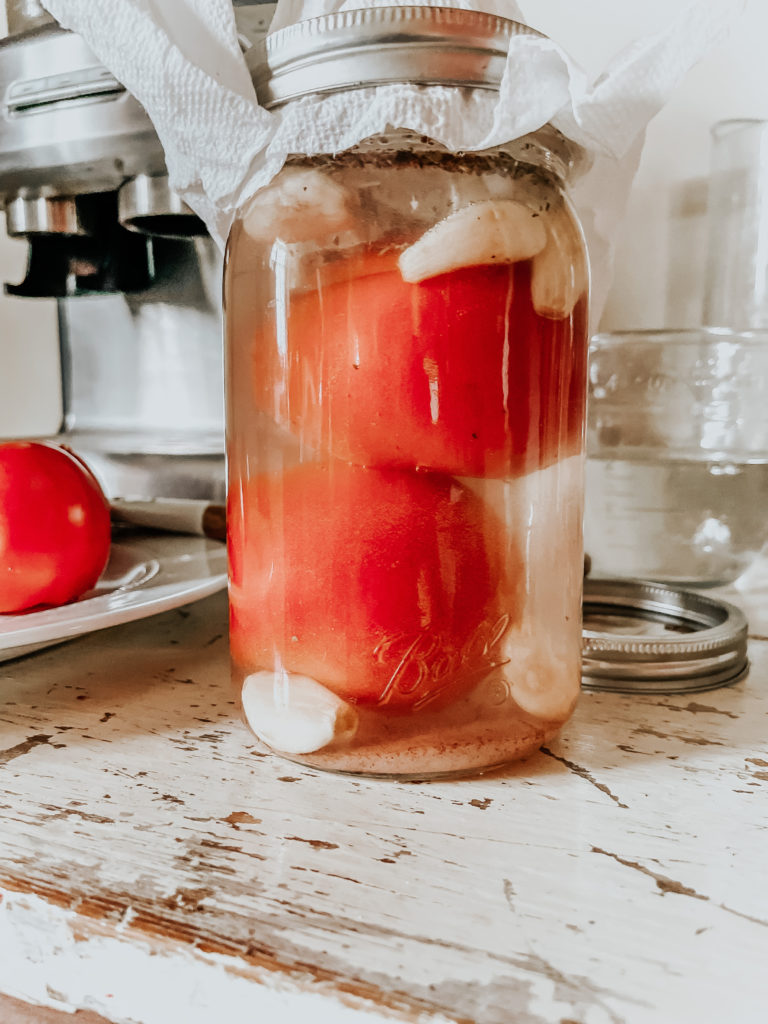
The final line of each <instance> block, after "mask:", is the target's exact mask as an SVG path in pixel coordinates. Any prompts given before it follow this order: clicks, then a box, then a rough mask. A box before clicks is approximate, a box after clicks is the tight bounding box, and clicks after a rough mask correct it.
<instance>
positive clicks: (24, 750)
mask: <svg viewBox="0 0 768 1024" xmlns="http://www.w3.org/2000/svg"><path fill="white" fill-rule="evenodd" d="M50 739H52V737H51V736H45V735H42V734H41V735H39V736H27V738H26V739H25V740H24V741H23V742H22V743H17V744H16V746H15V747H8V749H7V750H0V765H2V764H8V762H9V761H13V759H14V758H16V757H21V756H22V755H23V754H28V753H29V752H30V750H34V749H35V747H39V746H41V745H42V744H45V743H47V742H48V740H50Z"/></svg>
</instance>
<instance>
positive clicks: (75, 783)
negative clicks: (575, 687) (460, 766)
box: [0, 585, 768, 1024]
mask: <svg viewBox="0 0 768 1024" xmlns="http://www.w3.org/2000/svg"><path fill="white" fill-rule="evenodd" d="M750 600H751V602H752V605H751V612H750V614H751V616H752V619H751V621H752V630H753V632H754V633H755V635H756V636H757V635H762V636H767V637H768V586H762V585H761V586H758V587H756V588H755V589H754V593H751V596H750ZM750 651H751V658H752V671H751V674H750V676H749V678H748V679H747V680H746V681H745V682H743V683H741V684H739V685H737V686H735V687H733V688H731V689H720V690H717V691H712V692H709V693H702V694H693V695H688V696H678V697H669V696H665V697H634V698H632V697H626V696H618V695H595V694H584V696H583V698H582V700H581V703H580V706H579V708H578V711H577V714H576V715H575V717H574V719H573V720H572V722H571V723H569V725H568V726H567V727H566V728H565V730H564V731H563V733H562V735H561V737H560V738H559V739H558V740H557V741H556V742H553V743H552V744H551V746H550V747H549V748H548V749H546V750H543V751H542V752H541V753H539V754H537V755H536V756H535V757H533V758H531V759H529V760H528V761H527V762H526V763H523V764H520V765H519V766H517V767H514V768H511V769H509V770H506V771H503V772H501V773H497V774H495V775H490V776H485V777H480V778H477V779H474V780H470V781H461V782H433V783H422V784H414V783H410V784H397V783H392V782H376V781H366V780H354V779H348V778H344V777H338V776H328V775H323V774H320V773H318V772H315V771H312V770H307V769H302V768H300V767H297V766H296V765H292V764H289V763H287V762H285V761H282V760H279V759H278V758H276V757H271V756H263V755H259V754H257V752H256V751H255V749H254V746H253V745H252V743H251V742H250V739H249V733H248V732H247V731H246V730H245V728H244V726H242V725H241V724H240V722H239V720H238V718H237V715H236V709H235V705H234V703H233V698H232V694H231V692H230V690H229V686H228V665H227V649H226V604H225V598H224V595H223V594H219V595H216V596H214V597H211V598H207V599H205V600H204V601H200V602H198V603H197V604H194V605H190V606H188V607H187V608H184V609H180V610H176V611H172V612H168V613H166V614H164V615H161V616H157V617H155V618H152V619H147V620H144V621H142V622H136V623H133V624H130V625H124V626H118V627H114V628H112V629H109V630H105V631H103V632H101V633H96V634H92V635H90V636H89V637H85V638H81V639H79V640H77V641H75V642H72V643H70V644H67V645H65V646H62V647H59V648H54V649H51V650H48V651H46V652H42V653H39V654H36V655H32V656H31V657H28V658H26V659H23V660H20V661H17V662H10V663H7V664H5V665H0V805H1V807H2V811H1V814H2V833H1V834H0V895H1V897H2V901H1V902H0V993H5V996H0V1019H2V1021H3V1024H9V1022H10V1021H16V1020H23V1021H30V1022H33V1024H38V1021H43V1020H44V1021H46V1022H47V1021H48V1020H49V1019H51V1020H54V1019H55V1020H58V1019H59V1014H51V1012H50V1010H49V1011H43V1010H39V1011H36V1010H34V1009H32V1010H29V1011H28V1013H27V1012H25V1009H24V1007H25V1006H28V1004H40V1005H44V1006H46V1007H49V1008H53V1009H58V1010H59V1011H68V1012H70V1013H71V1012H72V1011H74V1010H79V1011H80V1013H79V1014H75V1016H74V1017H69V1016H66V1017H65V1016H64V1015H63V1014H62V1015H61V1017H62V1020H67V1019H69V1020H71V1021H73V1024H79V1022H80V1021H81V1019H82V1021H83V1022H84V1024H90V1022H94V1021H101V1020H106V1021H113V1022H132V1024H212V1022H219V1021H221V1022H224V1024H252V1022H264V1024H283V1022H285V1024H296V1022H301V1021H311V1022H312V1024H326V1022H327V1024H358V1022H359V1024H371V1022H379V1021H391V1020H401V1021H410V1022H420V1024H427V1022H429V1024H436V1022H473V1024H553V1022H554V1024H558V1022H559V1024H572V1022H579V1024H618V1022H628V1024H645V1022H654V1024H688V1022H691V1024H693V1022H696V1024H702V1022H710V1021H712V1022H714V1021H718V1022H721V1021H728V1022H735V1024H751V1022H760V1024H763V1022H765V1021H766V1020H768V830H767V828H766V826H767V825H768V799H767V797H766V794H767V793H768V640H760V639H753V640H751V643H750ZM8 997H12V998H8ZM17 1000H18V1001H17ZM3 1007H5V1008H6V1010H5V1012H3ZM38 1013H39V1016H37V1015H36V1014H38Z"/></svg>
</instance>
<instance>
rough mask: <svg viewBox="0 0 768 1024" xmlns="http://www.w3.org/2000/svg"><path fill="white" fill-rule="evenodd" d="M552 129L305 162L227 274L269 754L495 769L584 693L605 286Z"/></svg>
mask: <svg viewBox="0 0 768 1024" xmlns="http://www.w3.org/2000/svg"><path fill="white" fill-rule="evenodd" d="M564 155H565V157H567V147H565V144H564V142H563V140H562V139H561V138H560V137H559V136H558V135H557V134H556V133H555V132H553V131H552V130H551V129H549V128H546V129H543V130H542V131H541V132H539V133H535V134H533V135H529V136H526V137H525V139H523V140H518V141H517V142H515V143H511V144H509V145H508V146H505V147H502V148H498V149H495V150H492V151H484V152H479V153H463V154H461V155H457V154H454V153H451V152H449V151H447V150H446V149H444V148H443V147H441V146H440V145H438V144H437V143H435V142H433V141H431V140H430V139H428V138H426V137H424V136H421V135H414V134H413V133H409V132H406V131H393V132H390V133H388V134H386V135H377V136H375V137H374V138H370V139H366V140H365V141H364V142H361V143H360V144H358V145H356V146H354V147H353V148H351V149H349V150H347V151H345V152H342V153H339V154H336V155H333V156H330V155H327V156H324V155H321V156H312V157H302V156H294V157H292V158H290V159H289V161H288V162H287V163H286V165H285V166H284V167H283V169H282V170H281V171H280V173H279V174H278V175H277V176H276V177H275V178H274V179H273V181H272V182H271V183H270V185H269V186H267V187H266V188H265V189H263V190H261V191H260V192H258V193H257V194H256V195H255V196H254V197H253V198H252V200H251V201H250V202H249V203H247V204H246V205H245V206H244V208H243V209H242V210H241V211H240V214H239V216H238V218H237V221H236V223H235V225H234V228H233V230H232V233H231V235H230V239H229V244H228V250H227V259H226V272H225V310H226V338H227V341H226V364H227V388H228V396H227V399H228V450H227V456H228V472H229V502H228V528H229V553H230V612H231V614H230V638H231V651H232V665H233V679H234V682H235V685H236V687H237V690H238V693H239V695H240V697H241V700H242V707H243V712H244V717H245V719H246V721H247V723H248V725H249V726H250V727H251V729H252V730H253V732H254V733H255V734H256V736H257V737H258V738H259V739H260V740H261V741H262V742H263V744H265V745H266V747H267V748H268V749H270V750H273V751H276V752H278V753H281V754H283V755H285V756H287V757H289V758H291V759H294V760H297V761H300V762H302V763H305V764H309V765H314V766H317V767H320V768H326V769H330V770H335V771H344V772H354V773H365V774H372V775H390V776H399V777H422V778H423V777H431V776H439V775H454V774H466V773H469V772H473V771H480V770H485V769H488V768H491V767H495V766H498V765H501V764H505V763H507V762H509V761H512V760H515V759H518V758H521V757H524V756H526V755H528V754H530V753H531V752H533V751H534V750H536V749H537V748H538V747H539V746H540V745H541V744H542V743H544V742H546V741H548V740H549V739H550V738H551V737H552V736H553V735H554V734H555V733H556V732H557V731H558V729H559V728H560V727H561V726H562V724H563V723H564V722H565V721H566V720H567V719H568V717H569V716H570V714H571V713H572V711H573V708H574V705H575V702H576V699H577V696H578V693H579V689H580V666H581V581H582V573H583V553H582V539H581V516H582V496H583V424H584V404H585V382H586V349H587V301H588V274H587V263H586V256H585V250H584V243H583V238H582V234H581V230H580V227H579V224H578V222H577V220H576V218H575V216H574V214H573V211H572V209H571V207H570V206H569V203H568V201H567V198H566V196H565V192H564V181H563V177H562V175H563V174H564V173H565V168H566V166H567V159H566V158H564Z"/></svg>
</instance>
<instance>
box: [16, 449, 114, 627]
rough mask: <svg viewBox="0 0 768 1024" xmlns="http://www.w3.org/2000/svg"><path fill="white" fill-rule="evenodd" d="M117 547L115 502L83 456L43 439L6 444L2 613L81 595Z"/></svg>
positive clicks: (59, 602) (58, 603)
mask: <svg viewBox="0 0 768 1024" xmlns="http://www.w3.org/2000/svg"><path fill="white" fill-rule="evenodd" d="M109 548H110V516H109V505H108V503H107V500H106V498H105V497H104V494H103V492H102V490H101V487H100V486H99V483H98V481H97V480H96V478H95V477H94V475H93V474H92V473H91V472H90V470H89V469H88V467H87V466H86V465H85V464H84V463H83V462H82V461H81V460H80V459H78V458H77V457H76V456H74V455H72V454H71V453H70V452H68V451H66V450H65V449H64V448H61V447H57V446H56V445H52V444H45V443H42V442H36V441H9V442H6V443H4V444H0V612H3V613H8V612H20V611H23V610H25V609H27V608H34V607H36V606H38V605H40V606H46V605H47V606H50V605H61V604H66V603H67V602H68V601H72V600H74V599H75V598H76V597H79V596H80V595H81V594H83V593H84V592H85V591H86V590H89V589H90V588H91V587H92V586H93V585H94V583H95V582H96V580H97V579H98V578H99V576H100V575H101V573H102V571H103V569H104V566H105V565H106V562H107V558H108V557H109Z"/></svg>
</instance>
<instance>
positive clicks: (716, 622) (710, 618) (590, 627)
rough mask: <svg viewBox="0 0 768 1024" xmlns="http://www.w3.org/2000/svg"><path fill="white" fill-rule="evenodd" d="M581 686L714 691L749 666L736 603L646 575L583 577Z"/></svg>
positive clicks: (744, 623) (642, 690) (625, 690)
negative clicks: (635, 577) (646, 578)
mask: <svg viewBox="0 0 768 1024" xmlns="http://www.w3.org/2000/svg"><path fill="white" fill-rule="evenodd" d="M583 609H584V629H583V646H582V686H583V688H584V689H587V690H609V691H613V692H618V693H676V692H694V691H701V690H711V689H715V688H716V687H719V686H729V685H732V684H733V683H736V682H738V681H739V680H740V679H743V678H744V676H745V675H746V673H747V670H748V667H749V665H748V660H747V620H746V617H745V615H744V613H743V612H742V611H741V610H740V609H739V608H737V607H736V606H735V605H732V604H729V603H728V602H726V601H721V600H718V599H715V598H712V597H705V596H704V595H703V594H699V593H695V592H692V591H688V590H681V589H678V588H675V587H668V586H663V585H662V584H657V583H651V582H646V581H639V580H611V579H587V580H585V581H584V604H583Z"/></svg>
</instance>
